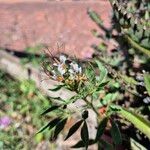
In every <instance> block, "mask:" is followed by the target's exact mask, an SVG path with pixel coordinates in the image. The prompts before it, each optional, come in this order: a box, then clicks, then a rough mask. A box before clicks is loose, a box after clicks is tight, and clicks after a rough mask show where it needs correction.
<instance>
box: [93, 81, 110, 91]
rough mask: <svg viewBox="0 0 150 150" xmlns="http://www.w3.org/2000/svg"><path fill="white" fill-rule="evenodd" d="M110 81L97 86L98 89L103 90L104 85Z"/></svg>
mask: <svg viewBox="0 0 150 150" xmlns="http://www.w3.org/2000/svg"><path fill="white" fill-rule="evenodd" d="M108 82H109V81H106V82H103V83H101V84H100V85H99V86H98V87H97V89H96V91H100V90H102V89H103V87H104V86H105V85H107V84H108Z"/></svg>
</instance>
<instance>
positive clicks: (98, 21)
mask: <svg viewBox="0 0 150 150" xmlns="http://www.w3.org/2000/svg"><path fill="white" fill-rule="evenodd" d="M88 14H89V16H90V18H91V19H92V20H93V21H94V22H95V23H96V24H97V25H99V26H102V25H103V21H102V19H101V18H100V16H99V15H98V14H97V13H96V12H95V11H92V10H88Z"/></svg>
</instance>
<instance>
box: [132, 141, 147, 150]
mask: <svg viewBox="0 0 150 150" xmlns="http://www.w3.org/2000/svg"><path fill="white" fill-rule="evenodd" d="M130 143H131V144H130V145H131V150H138V149H139V150H147V149H146V148H145V147H144V146H143V145H141V144H140V143H138V142H137V141H135V140H134V139H132V138H130Z"/></svg>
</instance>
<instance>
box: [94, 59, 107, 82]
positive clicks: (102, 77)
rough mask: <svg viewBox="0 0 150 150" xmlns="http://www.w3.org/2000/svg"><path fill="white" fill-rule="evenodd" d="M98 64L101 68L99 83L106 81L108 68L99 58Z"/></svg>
mask: <svg viewBox="0 0 150 150" xmlns="http://www.w3.org/2000/svg"><path fill="white" fill-rule="evenodd" d="M96 64H97V66H98V68H99V70H100V76H99V79H98V81H99V83H102V82H103V81H104V79H105V78H106V76H107V73H108V72H107V69H106V68H105V67H104V66H103V65H102V63H101V62H100V61H98V60H96Z"/></svg>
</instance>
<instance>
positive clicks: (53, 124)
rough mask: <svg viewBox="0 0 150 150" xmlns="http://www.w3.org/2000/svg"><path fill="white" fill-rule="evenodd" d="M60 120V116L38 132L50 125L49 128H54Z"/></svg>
mask: <svg viewBox="0 0 150 150" xmlns="http://www.w3.org/2000/svg"><path fill="white" fill-rule="evenodd" d="M59 121H60V118H55V119H53V120H52V121H50V122H49V123H48V124H46V125H45V126H43V127H42V128H41V129H40V130H39V131H38V132H37V133H36V134H38V133H41V132H43V131H44V130H45V129H47V128H48V127H49V129H52V128H53V127H54V126H55V125H56V124H57V123H58V122H59Z"/></svg>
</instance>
